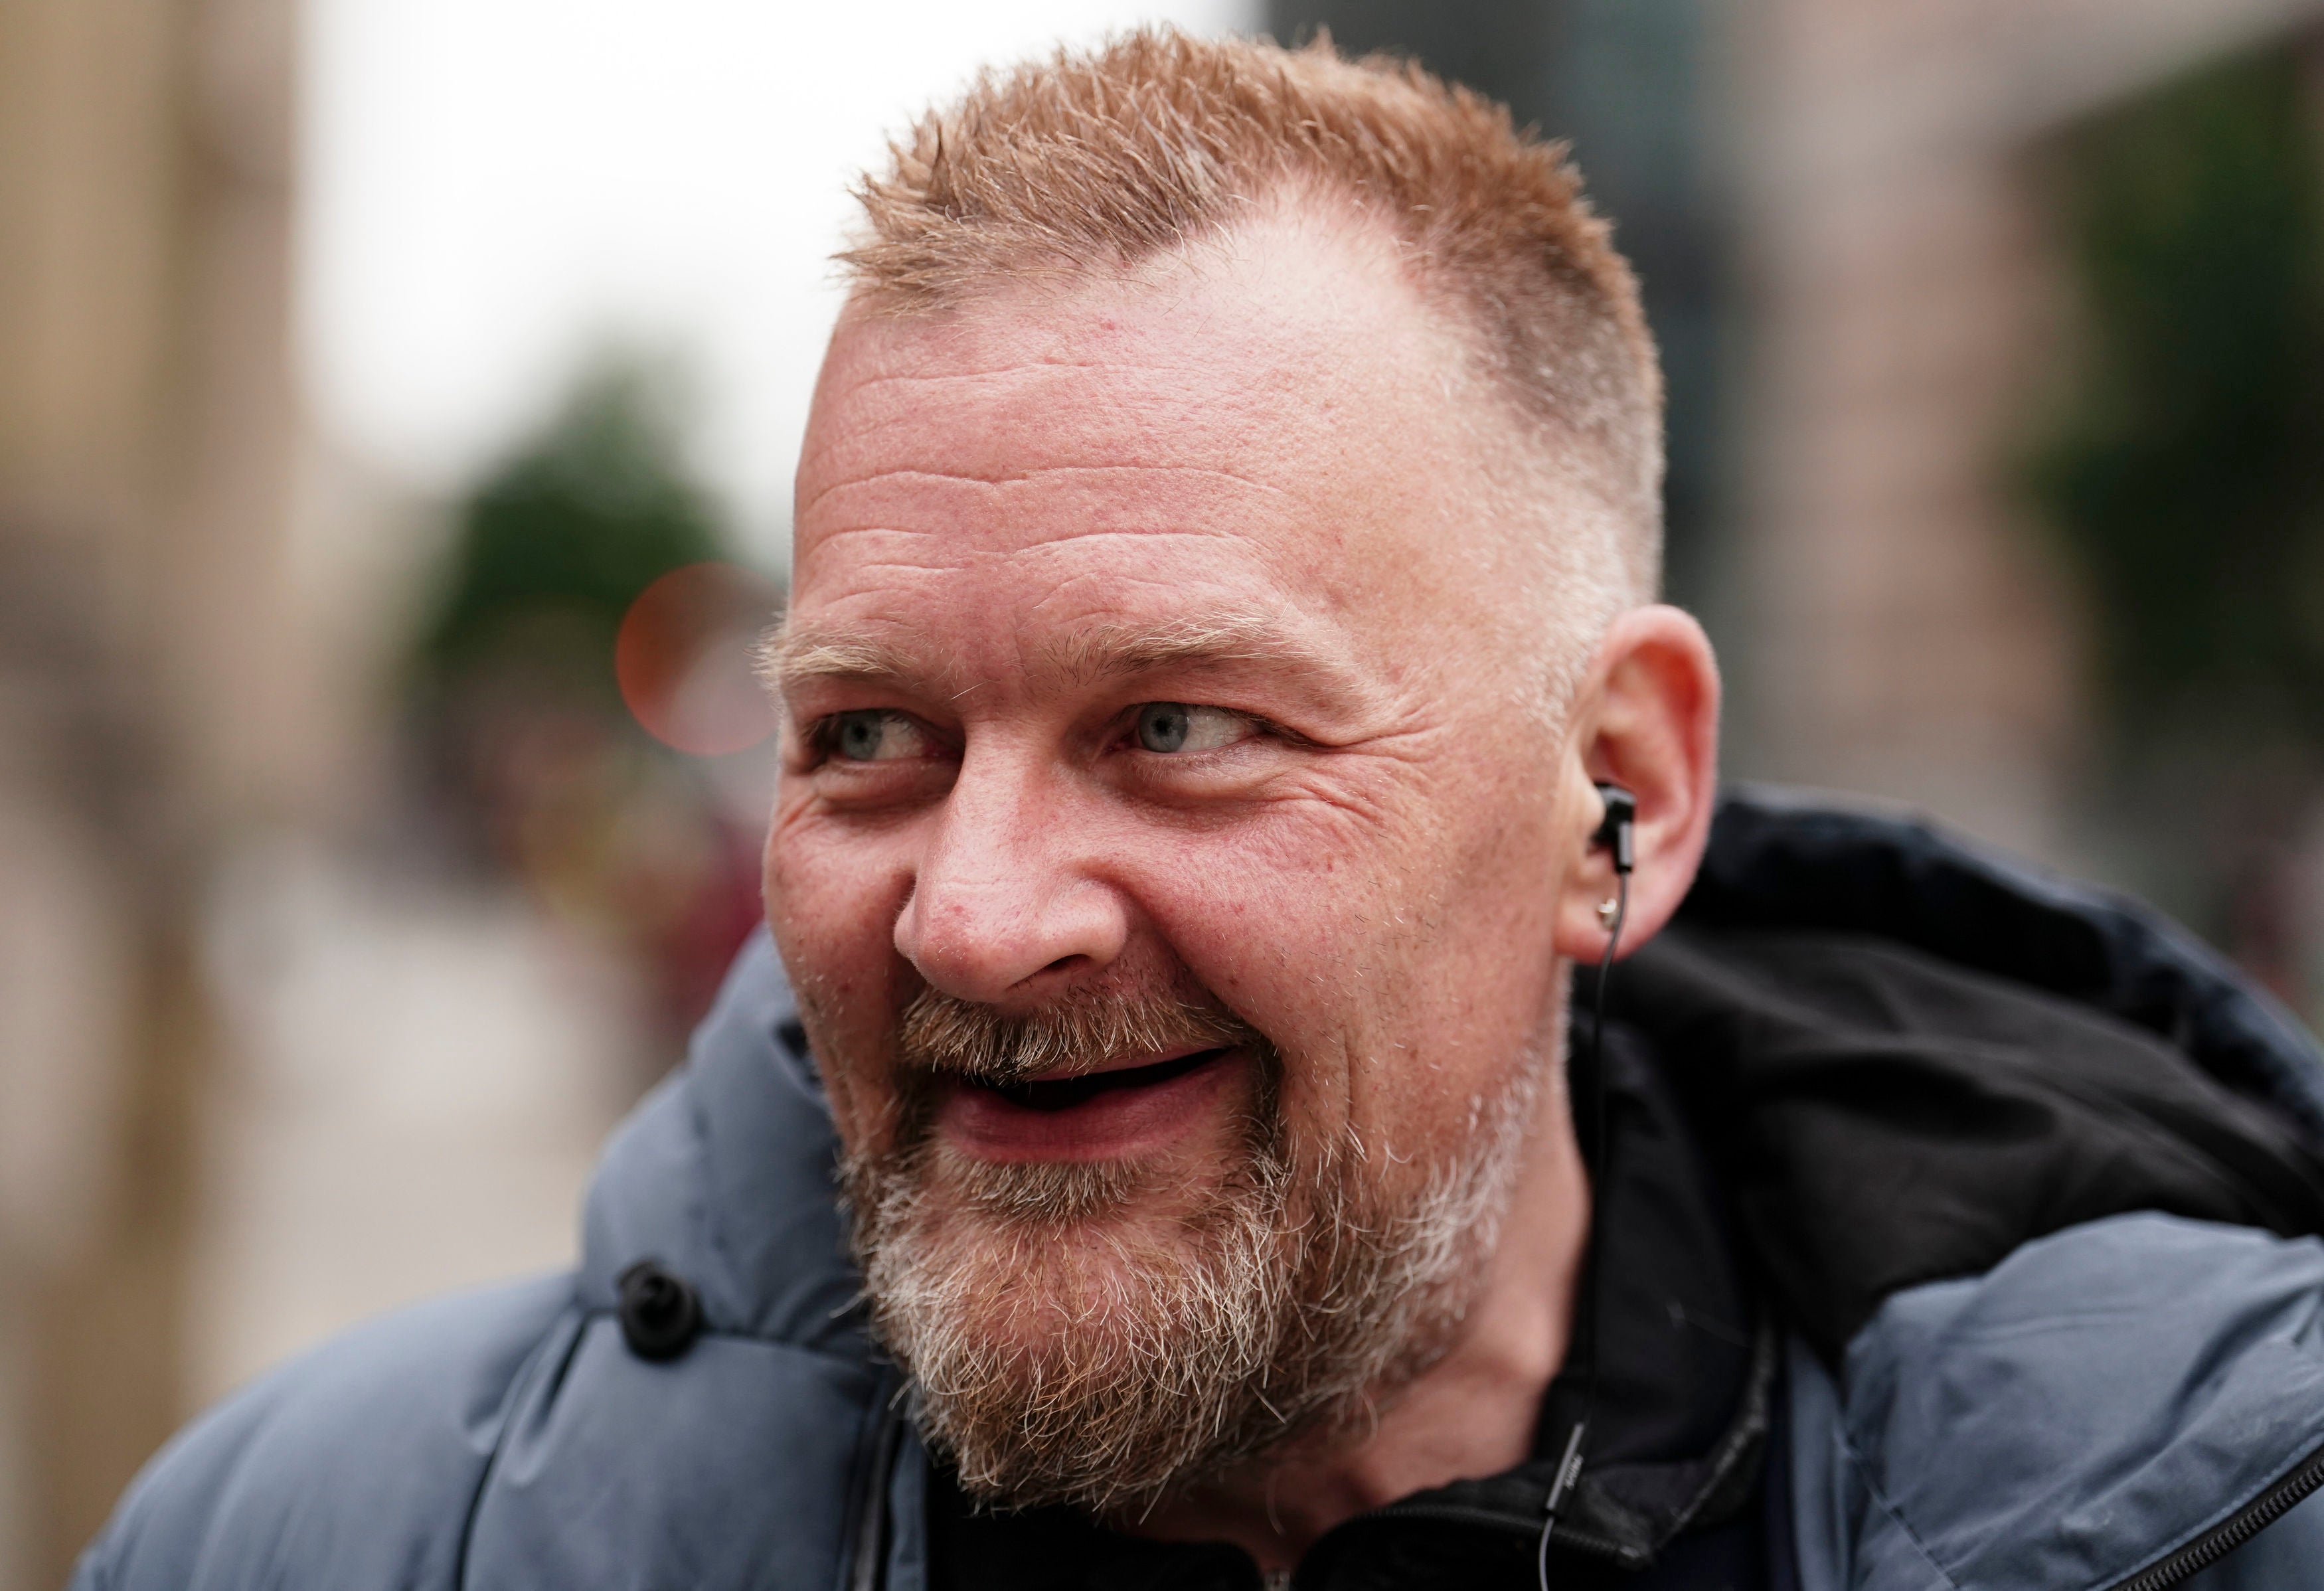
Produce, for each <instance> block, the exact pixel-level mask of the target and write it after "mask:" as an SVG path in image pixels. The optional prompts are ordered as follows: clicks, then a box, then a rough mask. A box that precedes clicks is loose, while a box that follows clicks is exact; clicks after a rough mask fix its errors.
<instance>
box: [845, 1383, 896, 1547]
mask: <svg viewBox="0 0 2324 1591" xmlns="http://www.w3.org/2000/svg"><path fill="white" fill-rule="evenodd" d="M874 1397H875V1399H876V1400H877V1401H875V1403H874V1405H873V1406H874V1407H875V1408H877V1409H878V1410H879V1411H880V1412H879V1421H880V1423H879V1427H878V1430H877V1434H876V1435H875V1436H874V1437H873V1438H872V1442H871V1471H870V1474H869V1475H868V1476H867V1477H866V1484H865V1486H864V1494H863V1511H862V1513H860V1514H858V1515H857V1516H856V1521H855V1563H854V1567H853V1569H852V1570H851V1571H850V1572H849V1574H848V1577H847V1584H848V1587H849V1591H882V1587H884V1586H886V1585H887V1583H888V1483H889V1478H890V1471H891V1470H893V1469H894V1468H895V1467H896V1453H897V1449H898V1448H900V1447H901V1446H902V1444H903V1437H904V1410H903V1401H902V1394H901V1392H900V1391H899V1388H898V1387H897V1385H896V1382H895V1378H894V1377H892V1376H889V1375H882V1376H881V1378H880V1380H879V1383H877V1386H876V1388H875V1391H874Z"/></svg>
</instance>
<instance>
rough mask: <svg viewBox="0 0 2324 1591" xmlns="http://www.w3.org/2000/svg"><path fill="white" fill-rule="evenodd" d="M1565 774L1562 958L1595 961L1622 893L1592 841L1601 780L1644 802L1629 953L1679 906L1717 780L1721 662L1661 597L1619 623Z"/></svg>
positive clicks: (1602, 656) (1582, 706) (1637, 832)
mask: <svg viewBox="0 0 2324 1591" xmlns="http://www.w3.org/2000/svg"><path fill="white" fill-rule="evenodd" d="M1575 706H1576V711H1575V715H1574V719H1573V727H1572V733H1571V735H1568V737H1567V740H1566V746H1565V753H1564V757H1563V766H1562V769H1561V773H1560V778H1561V782H1563V783H1564V784H1565V785H1566V786H1567V789H1566V791H1565V792H1564V793H1565V795H1566V798H1567V799H1566V800H1564V801H1563V803H1562V804H1563V808H1564V809H1565V811H1566V812H1567V813H1569V814H1571V816H1570V817H1569V818H1568V819H1567V841H1568V843H1569V844H1570V845H1571V846H1572V851H1571V852H1570V853H1569V854H1570V856H1571V865H1569V867H1568V869H1567V871H1566V875H1565V880H1564V883H1563V886H1562V888H1561V892H1560V895H1559V899H1558V902H1557V919H1556V930H1555V945H1556V948H1557V952H1558V954H1559V955H1561V956H1565V957H1572V959H1575V960H1582V961H1595V960H1597V959H1598V958H1599V957H1601V956H1603V955H1604V954H1605V953H1606V925H1605V923H1604V922H1603V921H1602V920H1600V915H1599V906H1600V903H1601V902H1606V901H1609V900H1612V899H1613V898H1614V895H1615V876H1614V858H1613V856H1612V854H1611V853H1610V852H1609V851H1607V850H1605V849H1603V848H1602V847H1599V846H1593V845H1591V835H1592V834H1593V833H1594V832H1595V831H1596V829H1597V828H1598V824H1599V820H1600V817H1601V816H1602V814H1603V810H1604V803H1603V802H1601V801H1600V799H1599V797H1598V793H1597V791H1595V790H1594V789H1592V788H1591V786H1592V785H1594V784H1595V783H1596V782H1598V781H1600V780H1604V781H1608V782H1612V783H1615V784H1618V785H1620V786H1622V787H1623V788H1624V789H1625V790H1628V791H1629V792H1630V793H1631V794H1632V795H1634V796H1636V797H1637V799H1638V815H1637V823H1636V825H1635V828H1634V829H1633V839H1634V843H1635V849H1636V855H1637V867H1636V868H1635V870H1634V871H1633V872H1632V873H1631V874H1630V904H1629V911H1628V914H1627V915H1626V916H1625V918H1624V920H1623V924H1622V944H1621V949H1622V951H1624V952H1628V951H1630V950H1635V949H1637V948H1638V947H1639V946H1640V945H1643V944H1645V943H1646V941H1647V940H1648V939H1652V938H1653V937H1654V936H1655V934H1656V933H1658V932H1660V931H1661V930H1662V927H1663V925H1664V924H1665V923H1666V922H1668V921H1669V920H1670V919H1671V914H1672V913H1673V912H1674V911H1677V910H1678V905H1679V902H1681V901H1683V900H1684V899H1685V898H1686V892H1687V890H1688V889H1689V888H1690V887H1691V886H1692V884H1693V883H1694V870H1695V868H1696V867H1697V866H1698V865H1701V861H1702V850H1703V846H1705V845H1706V844H1707V843H1708V842H1709V840H1710V837H1711V809H1712V806H1713V804H1714V802H1715V801H1716V800H1717V792H1718V784H1719V664H1718V662H1717V661H1716V660H1715V659H1714V658H1713V657H1712V656H1711V640H1710V638H1709V637H1708V636H1706V635H1705V634H1703V633H1702V626H1701V625H1700V624H1696V623H1695V622H1694V619H1693V618H1692V615H1688V614H1686V613H1683V612H1682V611H1681V610H1679V609H1677V608H1674V607H1669V606H1663V605H1660V604H1657V605H1655V606H1651V607H1641V608H1634V609H1632V610H1631V611H1630V612H1628V613H1626V614H1624V615H1622V616H1621V617H1619V618H1618V619H1616V620H1615V621H1614V623H1613V624H1612V625H1611V626H1610V627H1609V629H1608V630H1607V632H1606V638H1605V640H1604V641H1603V642H1602V643H1600V646H1599V649H1598V657H1597V661H1596V663H1595V665H1594V667H1593V668H1592V670H1591V676H1590V680H1589V682H1588V683H1587V684H1586V685H1585V686H1584V688H1583V689H1582V693H1581V695H1580V697H1579V698H1577V701H1576V704H1575Z"/></svg>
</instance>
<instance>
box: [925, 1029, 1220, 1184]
mask: <svg viewBox="0 0 2324 1591" xmlns="http://www.w3.org/2000/svg"><path fill="white" fill-rule="evenodd" d="M1243 1064H1244V1059H1243V1054H1242V1051H1240V1050H1222V1051H1220V1052H1219V1054H1218V1055H1217V1056H1215V1057H1213V1059H1211V1060H1210V1061H1208V1062H1206V1063H1205V1064H1203V1065H1202V1066H1198V1067H1196V1068H1194V1069H1193V1070H1191V1071H1186V1072H1181V1073H1180V1074H1179V1075H1178V1076H1176V1077H1175V1078H1168V1079H1167V1080H1165V1081H1162V1082H1159V1083H1148V1084H1143V1085H1134V1086H1132V1087H1125V1088H1109V1089H1108V1090H1106V1091H1105V1092H1104V1093H1102V1094H1098V1095H1093V1096H1091V1097H1090V1098H1088V1099H1084V1100H1083V1101H1082V1102H1081V1103H1080V1104H1079V1105H1069V1106H1067V1107H1066V1108H1065V1109H1063V1110H1031V1109H1028V1108H1027V1107H1026V1106H1024V1105H1011V1104H1010V1102H1009V1101H1008V1100H1006V1099H1003V1098H1002V1097H1001V1096H1000V1095H998V1094H995V1093H994V1092H992V1091H991V1089H989V1088H979V1087H975V1086H973V1085H972V1084H964V1083H954V1084H952V1085H950V1086H949V1087H947V1088H946V1089H945V1096H944V1103H943V1104H942V1105H941V1106H939V1107H938V1110H937V1115H936V1125H937V1130H938V1131H940V1132H941V1133H944V1134H945V1137H947V1138H948V1139H950V1140H951V1141H952V1142H953V1144H954V1147H955V1148H957V1149H959V1150H961V1151H962V1152H965V1153H968V1154H972V1155H974V1156H976V1157H977V1158H978V1159H980V1160H989V1161H1102V1160H1123V1159H1128V1158H1130V1157H1131V1156H1134V1155H1138V1154H1141V1153H1151V1152H1154V1151H1155V1150H1157V1149H1159V1148H1161V1147H1162V1146H1163V1145H1164V1144H1166V1143H1167V1142H1169V1141H1171V1140H1172V1139H1175V1138H1176V1137H1178V1136H1179V1135H1181V1134H1182V1133H1185V1132H1186V1131H1187V1130H1188V1129H1190V1128H1192V1127H1194V1126H1196V1125H1198V1124H1201V1123H1203V1122H1206V1121H1211V1120H1213V1119H1215V1118H1216V1117H1217V1116H1218V1115H1219V1113H1220V1109H1221V1104H1222V1100H1223V1099H1224V1098H1225V1096H1227V1094H1228V1093H1229V1091H1230V1090H1231V1088H1232V1087H1233V1086H1234V1084H1235V1082H1236V1081H1237V1079H1238V1078H1240V1076H1241V1073H1242V1069H1243Z"/></svg>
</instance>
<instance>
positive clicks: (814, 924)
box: [765, 800, 909, 1147]
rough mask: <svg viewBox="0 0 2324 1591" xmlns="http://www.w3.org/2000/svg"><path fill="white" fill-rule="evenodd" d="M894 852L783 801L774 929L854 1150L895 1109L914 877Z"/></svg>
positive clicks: (773, 847) (769, 866)
mask: <svg viewBox="0 0 2324 1591" xmlns="http://www.w3.org/2000/svg"><path fill="white" fill-rule="evenodd" d="M889 849H890V847H888V846H882V845H881V844H878V843H876V842H875V841H873V840H871V839H868V838H867V837H861V836H855V835H850V834H848V833H846V832H845V831H844V830H842V829H840V828H837V827H836V826H834V825H831V824H829V823H827V822H819V821H817V820H816V819H815V818H814V817H813V816H812V815H811V814H810V813H809V812H808V811H807V810H806V809H804V808H803V807H801V806H798V805H795V804H793V803H791V802H788V801H784V800H778V803H777V806H776V809H775V818H774V823H773V826H772V828H770V831H769V834H768V837H767V850H766V873H765V884H766V903H767V924H768V927H769V929H770V931H771V932H772V933H773V935H774V940H775V948H776V950H777V952H778V953H779V955H780V956H781V957H782V961H783V967H784V969H785V971H787V972H788V974H789V976H790V981H791V987H792V989H793V991H794V992H795V993H796V994H797V995H798V1001H799V1007H800V1015H801V1019H802V1021H803V1022H805V1024H806V1026H807V1033H808V1037H809V1039H810V1041H811V1042H812V1044H813V1046H814V1049H815V1053H816V1060H817V1062H818V1063H819V1064H820V1066H821V1068H822V1070H823V1074H824V1078H825V1084H826V1086H827V1088H828V1091H829V1093H830V1096H831V1101H832V1107H833V1113H834V1115H835V1118H836V1119H837V1122H838V1125H839V1130H840V1133H841V1135H842V1136H843V1137H844V1139H845V1140H846V1141H847V1142H848V1143H849V1145H850V1146H851V1147H857V1146H860V1145H862V1143H863V1142H864V1141H865V1138H866V1136H867V1135H870V1134H874V1133H877V1131H878V1130H879V1124H880V1123H881V1121H883V1120H884V1119H885V1116H886V1113H887V1111H888V1110H889V1108H890V1093H891V1089H890V1079H889V1077H888V1071H887V1053H888V1040H889V1034H890V1030H891V1026H892V1022H893V1013H895V1012H896V1011H897V1010H898V1009H899V1005H900V1002H901V999H902V994H901V991H900V989H899V986H898V985H899V980H898V976H897V967H896V964H897V957H896V955H895V947H894V926H895V921H896V915H897V913H898V911H900V910H901V909H902V903H903V893H904V891H905V889H906V888H907V887H908V885H907V883H906V881H907V880H908V876H909V875H908V874H907V873H905V872H903V871H902V870H900V869H899V868H898V867H896V866H894V865H892V863H891V862H890V859H889V857H888V856H887V851H888V850H889Z"/></svg>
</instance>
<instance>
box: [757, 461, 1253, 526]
mask: <svg viewBox="0 0 2324 1591" xmlns="http://www.w3.org/2000/svg"><path fill="white" fill-rule="evenodd" d="M1141 475H1160V476H1194V477H1197V478H1200V479H1203V480H1213V481H1222V482H1227V483H1230V484H1231V485H1233V486H1243V487H1248V488H1249V489H1250V490H1251V491H1254V492H1260V493H1264V494H1266V495H1269V496H1275V497H1290V496H1292V495H1293V494H1292V493H1291V492H1290V491H1289V490H1288V489H1286V488H1285V487H1283V486H1276V485H1274V484H1273V483H1272V482H1268V481H1262V480H1257V479H1254V478H1253V477H1251V476H1247V475H1242V474H1239V473H1237V472H1236V471H1234V470H1231V469H1222V468H1220V467H1217V466H1215V465H1203V464H1177V463H1166V464H1044V465H1033V466H1028V467H1026V468H1023V469H1012V470H1008V471H1005V472H1001V473H996V474H991V475H980V474H977V473H975V472H973V471H971V470H964V469H929V468H926V467H912V468H902V469H875V470H872V471H871V472H869V473H867V474H864V475H860V476H848V477H847V478H846V479H844V480H837V481H833V482H832V483H831V484H829V485H828V486H823V487H821V488H819V489H818V490H817V491H816V493H815V495H813V496H811V497H809V498H807V501H805V502H804V503H802V504H799V506H798V515H799V517H801V518H805V517H806V516H807V515H809V514H811V513H814V512H815V511H816V509H817V508H818V507H820V506H821V505H822V504H823V503H824V501H825V499H826V498H829V497H831V496H832V495H835V494H836V493H840V492H850V491H861V490H869V489H871V488H873V487H877V486H908V485H911V484H913V483H915V482H927V481H932V482H941V483H943V484H945V485H947V486H970V487H977V488H982V490H984V491H987V492H991V493H993V494H995V495H1005V494H1006V493H1007V491H1008V489H1009V488H1010V487H1012V486H1031V485H1036V484H1046V483H1048V482H1052V481H1054V482H1059V483H1062V484H1065V485H1071V484H1072V483H1074V481H1075V480H1078V479H1081V478H1083V477H1088V478H1091V479H1094V480H1103V479H1106V478H1108V477H1110V476H1141Z"/></svg>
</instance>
